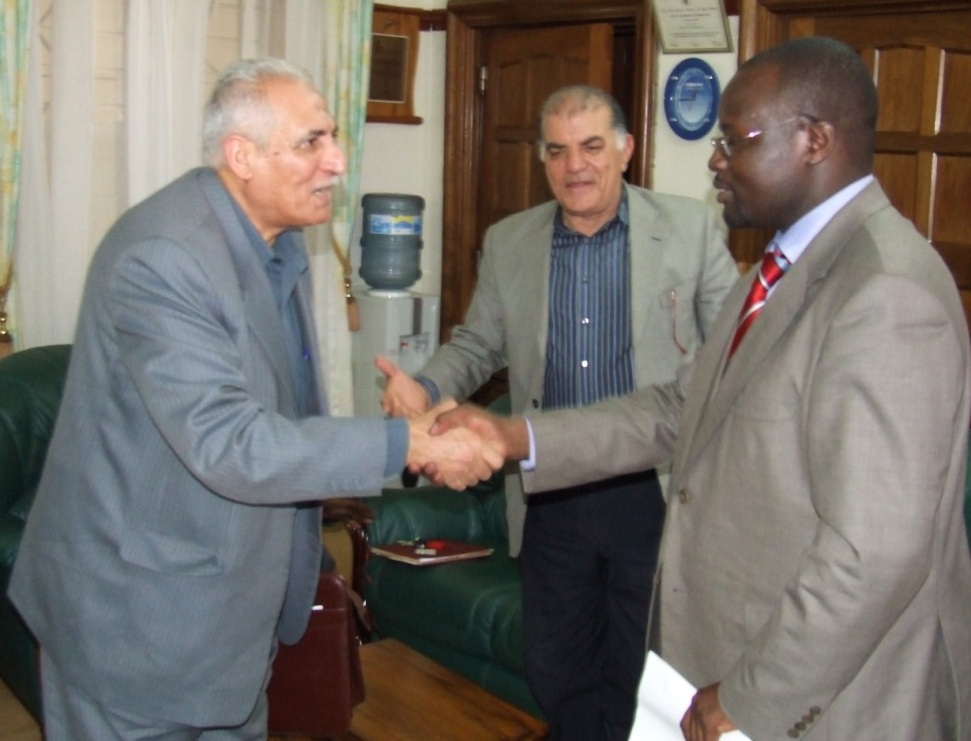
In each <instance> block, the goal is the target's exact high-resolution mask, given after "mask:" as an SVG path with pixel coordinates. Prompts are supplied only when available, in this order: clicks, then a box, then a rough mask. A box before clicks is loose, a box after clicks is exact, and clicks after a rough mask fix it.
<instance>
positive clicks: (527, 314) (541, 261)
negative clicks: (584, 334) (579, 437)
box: [515, 207, 555, 399]
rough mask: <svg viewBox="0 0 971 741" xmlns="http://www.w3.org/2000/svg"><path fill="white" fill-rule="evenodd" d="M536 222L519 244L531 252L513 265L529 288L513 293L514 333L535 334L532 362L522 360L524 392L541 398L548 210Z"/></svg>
mask: <svg viewBox="0 0 971 741" xmlns="http://www.w3.org/2000/svg"><path fill="white" fill-rule="evenodd" d="M554 208H555V207H554ZM538 223H539V224H540V226H539V227H538V228H537V229H536V230H535V231H532V232H531V233H530V234H528V235H527V236H526V237H525V239H524V240H523V241H522V242H521V246H520V248H519V249H520V250H522V251H523V252H524V253H525V254H529V253H533V252H534V253H535V254H533V255H531V256H530V257H527V258H526V259H524V260H521V261H520V262H519V263H518V266H517V269H518V270H519V271H521V275H520V276H519V277H520V278H521V279H522V281H521V283H520V285H523V286H529V287H531V288H530V289H529V290H524V291H517V294H516V297H515V298H516V299H517V300H518V301H519V302H520V304H519V305H520V307H521V311H520V312H518V315H519V316H520V317H521V321H522V322H523V331H522V332H521V333H518V334H520V336H522V337H533V338H535V340H534V341H535V345H534V347H533V352H534V353H535V356H534V359H533V361H534V362H529V363H527V364H525V367H526V368H528V369H529V388H528V390H527V394H528V396H529V398H533V399H541V398H542V396H543V378H544V374H545V373H546V342H547V338H548V336H549V320H550V316H549V315H550V261H551V260H552V250H553V216H552V214H550V216H549V217H548V218H544V219H543V220H541V221H540V222H538ZM517 282H518V281H517Z"/></svg>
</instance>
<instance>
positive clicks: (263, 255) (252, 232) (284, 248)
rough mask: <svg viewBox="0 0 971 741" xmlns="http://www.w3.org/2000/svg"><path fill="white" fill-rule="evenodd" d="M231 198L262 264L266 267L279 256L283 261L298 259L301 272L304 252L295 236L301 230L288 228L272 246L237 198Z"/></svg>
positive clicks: (240, 221)
mask: <svg viewBox="0 0 971 741" xmlns="http://www.w3.org/2000/svg"><path fill="white" fill-rule="evenodd" d="M229 200H230V202H231V203H232V204H233V208H234V209H235V211H236V216H237V217H239V223H240V224H241V225H242V227H243V231H244V232H245V233H246V236H247V237H248V238H249V242H250V245H252V247H253V249H254V250H255V252H256V255H257V257H258V258H259V260H260V264H261V265H262V266H263V267H264V268H265V267H267V266H268V265H269V264H270V261H271V260H273V259H274V258H277V259H278V260H280V261H281V262H283V263H288V262H290V261H293V260H296V261H297V265H298V267H299V270H298V271H297V272H301V271H302V270H303V268H304V267H305V265H304V264H302V263H301V258H302V253H301V251H300V250H299V249H298V248H297V245H296V241H295V240H294V238H293V236H294V234H295V233H296V232H298V231H299V230H296V229H288V230H287V231H285V232H282V233H281V234H280V236H279V237H277V238H276V241H275V242H274V243H273V247H272V248H271V247H270V246H269V245H268V244H267V243H266V241H265V240H264V239H263V237H262V236H261V235H260V233H259V232H258V231H257V229H256V226H255V225H254V224H253V222H252V221H251V220H250V218H249V216H247V215H246V212H245V211H243V209H242V208H241V207H240V205H239V204H238V203H236V199H235V198H232V197H230V199H229Z"/></svg>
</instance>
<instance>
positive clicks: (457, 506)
mask: <svg viewBox="0 0 971 741" xmlns="http://www.w3.org/2000/svg"><path fill="white" fill-rule="evenodd" d="M366 502H367V504H368V505H369V506H370V508H371V511H372V513H373V517H374V521H373V522H371V523H369V524H368V526H367V528H366V531H367V536H368V540H369V543H370V545H371V546H375V545H384V544H388V543H394V542H395V541H398V540H413V539H422V538H423V539H435V538H443V539H449V540H460V541H467V542H471V543H476V544H482V545H487V546H491V547H492V548H493V549H494V550H493V553H492V555H491V556H489V557H487V558H483V559H476V560H470V561H457V562H452V563H445V564H439V565H434V566H412V565H409V564H404V563H399V562H396V561H391V560H389V559H387V558H383V557H381V556H378V555H371V556H370V557H369V558H368V561H367V564H366V566H365V568H364V572H365V577H364V584H363V587H362V591H363V594H364V596H365V598H366V600H367V604H368V607H369V608H370V611H371V615H372V628H373V634H372V638H375V639H381V638H396V639H398V640H400V641H401V642H402V643H405V644H407V645H409V646H411V647H412V648H414V649H415V650H417V651H419V652H420V653H423V654H425V655H426V656H429V657H430V658H432V659H434V660H435V661H437V662H438V663H440V664H442V665H444V666H447V667H448V668H450V669H452V670H453V671H455V672H457V673H459V674H461V675H463V676H465V677H467V678H468V679H470V680H472V681H473V682H475V683H476V684H478V685H480V686H482V687H484V688H485V689H486V690H488V691H489V692H492V693H493V694H495V695H498V696H499V697H501V698H503V699H504V700H506V701H507V702H510V703H511V704H513V705H515V706H516V707H519V708H521V709H522V710H525V711H526V712H528V713H530V714H531V715H534V716H536V717H539V718H542V717H544V716H543V714H542V711H540V709H539V706H537V704H536V701H535V700H534V699H533V696H532V694H531V693H530V691H529V688H528V686H527V685H526V678H525V674H524V668H523V621H522V583H521V579H520V575H519V565H518V564H517V562H516V561H515V560H514V559H512V558H510V557H509V545H508V541H507V536H506V516H505V506H506V501H505V494H504V492H503V489H502V479H501V477H494V478H493V479H492V480H491V481H489V482H488V483H486V484H483V485H480V486H478V487H474V488H472V489H468V490H466V491H464V492H455V491H451V490H449V489H446V488H440V487H434V486H425V487H416V488H413V489H386V490H384V492H382V496H380V497H374V498H371V499H368V500H366Z"/></svg>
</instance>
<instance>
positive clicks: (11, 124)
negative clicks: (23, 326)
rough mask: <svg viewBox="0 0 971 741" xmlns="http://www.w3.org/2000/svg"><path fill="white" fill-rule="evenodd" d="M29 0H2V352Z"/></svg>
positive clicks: (8, 347)
mask: <svg viewBox="0 0 971 741" xmlns="http://www.w3.org/2000/svg"><path fill="white" fill-rule="evenodd" d="M29 17H30V8H29V0H3V13H2V14H0V102H2V104H3V110H2V115H0V142H2V145H0V225H2V228H0V356H3V355H7V354H9V353H10V352H12V351H13V341H12V340H13V335H12V334H11V333H10V328H12V326H13V321H12V318H10V317H9V316H8V307H7V298H8V296H9V291H10V288H11V285H12V283H13V257H14V237H15V234H16V226H17V218H16V217H17V203H18V197H19V187H20V163H21V138H22V132H23V108H24V96H25V94H26V90H27V48H28V44H27V38H28V30H29V28H30V24H29V23H28V20H29Z"/></svg>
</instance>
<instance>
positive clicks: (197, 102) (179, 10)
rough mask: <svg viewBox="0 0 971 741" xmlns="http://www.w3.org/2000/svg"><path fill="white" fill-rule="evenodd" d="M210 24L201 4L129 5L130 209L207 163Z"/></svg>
mask: <svg viewBox="0 0 971 741" xmlns="http://www.w3.org/2000/svg"><path fill="white" fill-rule="evenodd" d="M208 21H209V3H206V2H200V0H128V23H127V34H126V36H127V39H126V44H125V60H126V64H125V71H126V77H125V83H126V84H125V91H126V96H125V102H126V110H125V114H126V115H125V122H126V129H127V133H128V136H127V152H129V153H134V152H137V153H138V156H137V157H134V156H128V157H125V160H126V164H127V167H126V171H127V175H128V177H127V186H128V187H127V192H128V199H127V205H133V204H135V203H138V202H139V201H141V200H142V199H144V198H145V197H146V196H148V195H151V194H152V193H154V192H155V191H156V190H158V189H159V188H161V187H162V186H163V185H165V184H166V183H169V182H171V181H172V180H174V179H175V178H177V177H178V176H179V175H181V174H182V173H184V172H185V171H186V170H188V169H190V168H192V167H197V166H198V165H199V164H200V162H201V159H202V107H203V103H204V102H205V99H206V90H205V84H206V37H207V30H208Z"/></svg>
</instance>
